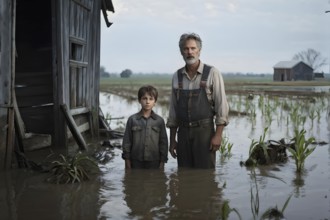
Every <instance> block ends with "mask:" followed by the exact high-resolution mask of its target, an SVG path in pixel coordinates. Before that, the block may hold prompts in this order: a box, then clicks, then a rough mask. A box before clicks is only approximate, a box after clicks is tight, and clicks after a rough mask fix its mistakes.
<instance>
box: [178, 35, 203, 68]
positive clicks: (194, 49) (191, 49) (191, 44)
mask: <svg viewBox="0 0 330 220" xmlns="http://www.w3.org/2000/svg"><path fill="white" fill-rule="evenodd" d="M181 54H182V57H183V59H184V61H185V62H186V64H187V65H191V64H194V63H196V62H197V61H198V60H199V56H200V50H199V48H198V46H197V42H196V41H195V40H193V39H189V40H187V41H186V43H185V45H184V47H183V50H182V51H181Z"/></svg>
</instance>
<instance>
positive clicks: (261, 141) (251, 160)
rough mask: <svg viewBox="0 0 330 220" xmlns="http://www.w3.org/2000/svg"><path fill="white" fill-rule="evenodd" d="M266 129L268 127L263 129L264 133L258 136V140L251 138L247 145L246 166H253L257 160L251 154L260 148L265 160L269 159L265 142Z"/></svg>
mask: <svg viewBox="0 0 330 220" xmlns="http://www.w3.org/2000/svg"><path fill="white" fill-rule="evenodd" d="M267 130H268V127H266V128H265V129H264V133H263V134H262V135H261V136H260V137H259V141H256V140H254V139H252V141H251V144H250V147H249V158H248V159H247V160H246V162H245V165H246V166H255V165H257V164H258V161H257V160H256V159H255V158H254V156H253V154H254V153H255V152H256V151H257V150H258V149H260V148H261V149H262V151H263V154H264V156H265V159H266V161H268V160H269V155H268V152H267V150H268V146H267V143H266V142H265V138H266V133H267Z"/></svg>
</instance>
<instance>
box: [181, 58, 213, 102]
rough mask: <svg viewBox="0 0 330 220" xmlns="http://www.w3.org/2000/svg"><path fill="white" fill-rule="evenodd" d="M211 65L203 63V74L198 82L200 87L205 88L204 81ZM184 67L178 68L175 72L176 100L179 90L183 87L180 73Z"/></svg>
mask: <svg viewBox="0 0 330 220" xmlns="http://www.w3.org/2000/svg"><path fill="white" fill-rule="evenodd" d="M211 68H212V67H211V66H209V65H206V64H204V68H203V74H202V78H201V82H200V84H199V87H200V88H206V82H207V78H208V77H209V74H210V72H211ZM183 69H184V67H182V68H180V69H179V70H178V71H177V74H178V89H177V91H176V92H177V95H176V97H177V100H178V99H179V92H180V90H181V89H182V88H183V85H182V84H183V83H182V81H183V75H182V71H183Z"/></svg>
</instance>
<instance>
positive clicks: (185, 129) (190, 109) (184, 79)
mask: <svg viewBox="0 0 330 220" xmlns="http://www.w3.org/2000/svg"><path fill="white" fill-rule="evenodd" d="M179 47H180V51H181V55H182V57H183V59H184V61H185V63H186V65H185V66H184V67H183V68H181V69H179V70H178V71H177V72H176V73H175V74H174V75H173V79H172V95H171V100H170V111H169V118H168V121H167V123H166V126H167V127H168V128H170V149H169V151H170V153H171V155H172V156H173V158H177V160H178V166H179V167H191V168H215V154H216V151H217V150H218V149H219V147H220V145H221V139H222V132H223V129H224V127H225V126H226V125H227V124H228V111H229V107H228V103H227V99H226V94H225V87H224V82H223V79H222V76H221V74H220V72H219V71H218V70H217V69H216V68H215V67H212V66H209V65H206V64H204V63H202V62H201V61H200V59H199V57H200V52H201V49H202V40H201V38H200V37H199V36H198V35H197V34H195V33H188V34H183V35H182V36H181V37H180V41H179ZM214 123H215V125H216V126H214ZM215 127H216V128H215ZM176 134H177V135H178V141H176Z"/></svg>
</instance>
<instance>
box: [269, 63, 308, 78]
mask: <svg viewBox="0 0 330 220" xmlns="http://www.w3.org/2000/svg"><path fill="white" fill-rule="evenodd" d="M313 79H314V75H313V68H312V67H310V66H309V65H307V64H306V63H304V62H302V61H280V62H278V63H277V64H276V65H275V66H274V75H273V80H274V81H295V80H313Z"/></svg>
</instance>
